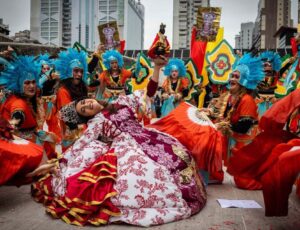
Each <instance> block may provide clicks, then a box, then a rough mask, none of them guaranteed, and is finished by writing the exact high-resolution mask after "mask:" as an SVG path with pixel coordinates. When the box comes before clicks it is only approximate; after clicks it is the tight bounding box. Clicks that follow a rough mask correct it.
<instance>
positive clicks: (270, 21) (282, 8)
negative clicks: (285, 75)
mask: <svg viewBox="0 0 300 230" xmlns="http://www.w3.org/2000/svg"><path fill="white" fill-rule="evenodd" d="M291 24H292V20H291V0H260V1H259V3H258V13H257V18H256V24H255V30H256V32H254V33H253V41H254V42H253V43H254V46H255V47H256V48H257V49H276V48H278V47H279V38H278V37H275V36H274V35H275V33H276V31H278V30H279V28H280V27H281V26H287V27H290V26H292V25H291Z"/></svg>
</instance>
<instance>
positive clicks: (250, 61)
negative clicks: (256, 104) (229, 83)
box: [234, 53, 264, 90]
mask: <svg viewBox="0 0 300 230" xmlns="http://www.w3.org/2000/svg"><path fill="white" fill-rule="evenodd" d="M234 71H238V72H239V73H240V79H239V83H240V84H241V85H242V86H244V87H245V88H247V89H251V90H253V89H255V88H256V86H257V84H258V83H259V82H260V81H262V80H263V79H264V71H263V62H262V61H261V59H260V58H257V57H252V56H251V54H250V53H247V54H245V55H244V56H243V57H242V58H241V59H239V60H238V61H237V63H235V64H234Z"/></svg>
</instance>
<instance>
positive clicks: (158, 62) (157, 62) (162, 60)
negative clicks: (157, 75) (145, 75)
mask: <svg viewBox="0 0 300 230" xmlns="http://www.w3.org/2000/svg"><path fill="white" fill-rule="evenodd" d="M153 62H154V68H158V69H160V68H161V67H163V66H165V65H166V64H167V63H168V59H167V58H166V57H165V56H163V55H159V56H158V57H157V58H155V59H153Z"/></svg>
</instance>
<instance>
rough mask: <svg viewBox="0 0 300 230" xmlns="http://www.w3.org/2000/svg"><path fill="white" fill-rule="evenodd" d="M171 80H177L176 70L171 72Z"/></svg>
mask: <svg viewBox="0 0 300 230" xmlns="http://www.w3.org/2000/svg"><path fill="white" fill-rule="evenodd" d="M171 78H172V79H177V78H178V70H172V72H171Z"/></svg>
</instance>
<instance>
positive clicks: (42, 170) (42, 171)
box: [26, 163, 57, 177]
mask: <svg viewBox="0 0 300 230" xmlns="http://www.w3.org/2000/svg"><path fill="white" fill-rule="evenodd" d="M47 173H54V174H56V173H57V168H56V163H50V164H43V165H40V166H39V167H38V168H37V169H35V170H34V171H32V172H31V173H28V174H26V177H34V176H44V175H46V174H47Z"/></svg>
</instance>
